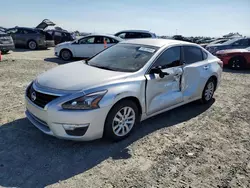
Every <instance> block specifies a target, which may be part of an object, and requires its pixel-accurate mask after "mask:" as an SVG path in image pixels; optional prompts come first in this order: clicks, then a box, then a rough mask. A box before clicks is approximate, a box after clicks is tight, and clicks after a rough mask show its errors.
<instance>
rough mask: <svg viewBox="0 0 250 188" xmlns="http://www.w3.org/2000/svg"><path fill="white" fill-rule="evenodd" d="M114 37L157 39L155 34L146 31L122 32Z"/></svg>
mask: <svg viewBox="0 0 250 188" xmlns="http://www.w3.org/2000/svg"><path fill="white" fill-rule="evenodd" d="M114 35H115V36H117V37H120V38H122V39H136V38H157V37H156V34H155V33H152V32H150V31H146V30H124V31H119V32H118V33H116V34H114Z"/></svg>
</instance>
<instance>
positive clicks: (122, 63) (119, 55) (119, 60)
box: [88, 44, 159, 72]
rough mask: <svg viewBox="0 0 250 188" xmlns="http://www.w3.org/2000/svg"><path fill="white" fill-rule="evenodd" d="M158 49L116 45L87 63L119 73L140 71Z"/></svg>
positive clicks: (134, 45) (133, 45) (143, 46)
mask: <svg viewBox="0 0 250 188" xmlns="http://www.w3.org/2000/svg"><path fill="white" fill-rule="evenodd" d="M158 49H159V48H158V47H154V46H145V45H137V44H117V45H114V46H112V47H110V48H108V49H106V50H105V51H103V52H101V53H100V54H98V55H97V56H95V57H93V58H92V59H90V60H89V61H88V64H89V65H90V66H94V67H99V68H103V69H108V70H114V71H121V72H135V71H138V70H139V69H141V68H142V67H143V66H144V65H145V64H146V63H147V62H148V60H149V59H150V58H151V57H152V56H153V55H154V54H155V52H156V51H157V50H158Z"/></svg>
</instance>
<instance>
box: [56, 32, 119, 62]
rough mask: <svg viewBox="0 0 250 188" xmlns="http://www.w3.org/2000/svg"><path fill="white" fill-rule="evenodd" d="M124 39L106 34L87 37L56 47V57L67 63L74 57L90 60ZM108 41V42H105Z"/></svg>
mask: <svg viewBox="0 0 250 188" xmlns="http://www.w3.org/2000/svg"><path fill="white" fill-rule="evenodd" d="M122 40H123V39H121V38H119V37H116V36H113V35H106V34H102V35H100V34H95V35H87V36H84V37H82V38H80V39H77V40H75V41H71V42H64V43H61V44H58V45H56V47H55V55H56V56H58V57H60V58H62V59H63V60H65V61H68V60H70V59H71V58H73V57H77V58H90V57H93V56H94V55H96V54H97V53H99V52H101V51H102V50H104V49H105V48H108V47H110V46H112V45H114V44H117V43H118V42H120V41H122ZM105 41H106V42H105Z"/></svg>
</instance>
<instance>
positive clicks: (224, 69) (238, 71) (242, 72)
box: [223, 67, 250, 74]
mask: <svg viewBox="0 0 250 188" xmlns="http://www.w3.org/2000/svg"><path fill="white" fill-rule="evenodd" d="M223 72H229V73H240V74H250V68H245V69H244V70H234V69H230V68H227V67H226V68H223Z"/></svg>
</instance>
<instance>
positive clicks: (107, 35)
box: [82, 33, 123, 41]
mask: <svg viewBox="0 0 250 188" xmlns="http://www.w3.org/2000/svg"><path fill="white" fill-rule="evenodd" d="M91 36H103V37H110V38H114V39H116V40H118V41H123V39H122V38H120V37H116V36H114V35H110V34H100V33H96V34H95V33H92V34H88V35H85V36H83V37H82V38H84V37H91Z"/></svg>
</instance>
